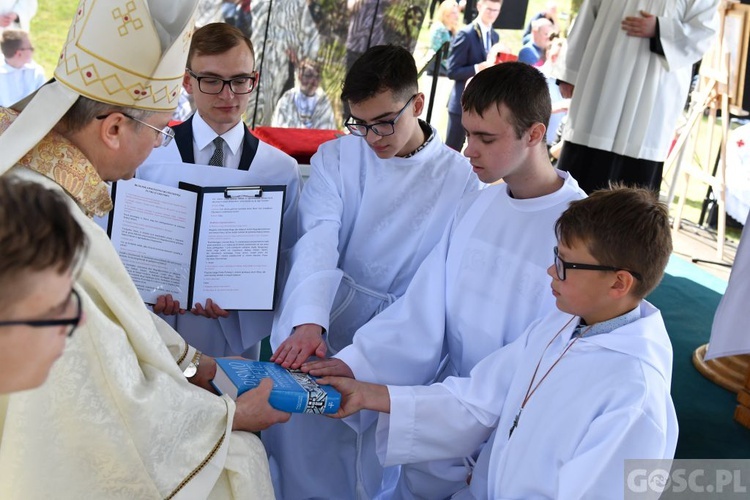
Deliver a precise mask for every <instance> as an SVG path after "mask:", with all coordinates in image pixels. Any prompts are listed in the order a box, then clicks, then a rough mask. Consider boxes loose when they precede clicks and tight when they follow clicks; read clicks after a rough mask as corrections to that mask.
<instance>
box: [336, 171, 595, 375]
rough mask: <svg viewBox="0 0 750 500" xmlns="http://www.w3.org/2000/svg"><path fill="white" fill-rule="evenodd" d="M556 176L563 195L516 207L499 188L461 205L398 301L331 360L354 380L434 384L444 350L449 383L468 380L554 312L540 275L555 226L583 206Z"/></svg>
mask: <svg viewBox="0 0 750 500" xmlns="http://www.w3.org/2000/svg"><path fill="white" fill-rule="evenodd" d="M557 173H558V175H560V176H561V177H563V178H564V179H565V183H564V184H563V186H562V187H561V188H560V189H558V190H557V191H555V192H554V193H551V194H548V195H545V196H541V197H539V198H531V199H515V198H513V197H511V196H509V194H508V186H507V184H500V185H496V186H490V187H488V188H487V189H484V190H482V191H480V192H478V193H473V194H472V195H469V196H467V197H466V198H465V199H464V200H463V201H462V205H461V208H460V209H459V211H458V213H457V214H456V218H455V220H454V221H453V224H452V226H451V227H450V228H449V229H448V230H447V231H446V233H445V234H444V235H443V238H442V239H441V241H440V242H439V243H438V244H437V245H436V246H435V249H434V250H433V251H432V253H431V254H430V255H429V256H428V257H427V258H426V259H425V260H424V262H423V263H422V266H421V267H420V269H419V271H418V272H417V274H416V275H415V276H414V280H413V281H412V283H411V284H410V285H409V289H408V290H407V291H406V294H405V295H404V296H403V297H402V298H401V299H400V300H398V301H397V302H396V303H395V304H393V305H392V306H391V307H389V308H388V309H387V310H386V311H384V312H383V313H382V314H380V315H379V316H378V317H377V318H374V319H373V320H372V321H370V322H369V323H367V324H366V325H364V326H363V327H362V328H360V329H359V330H358V331H357V334H356V335H355V337H354V343H353V344H352V345H351V346H349V347H348V348H346V349H344V350H342V351H341V352H340V353H339V354H338V355H336V357H337V358H340V359H342V360H343V361H344V362H345V363H346V364H347V365H349V367H350V368H351V369H352V371H353V372H354V375H355V377H356V378H357V379H358V380H363V381H366V382H376V383H380V384H396V385H414V384H425V383H429V382H430V381H432V380H433V379H434V378H435V376H436V374H437V373H436V372H437V369H438V365H439V362H440V359H441V355H442V354H443V352H442V350H443V344H444V341H447V345H448V351H449V355H450V359H451V364H452V369H451V371H450V372H449V374H457V375H459V376H467V375H468V374H469V372H470V371H471V369H472V368H474V365H476V364H477V363H478V362H479V361H480V360H481V359H482V358H484V357H485V356H487V355H488V354H489V353H491V352H492V351H494V350H496V349H498V348H500V347H502V346H504V345H505V344H507V343H509V342H511V341H513V340H515V339H516V338H518V337H519V336H520V335H521V333H523V331H524V330H525V329H526V328H527V327H528V326H529V324H531V322H532V321H533V320H535V319H537V318H538V317H540V316H542V315H544V314H546V313H547V312H549V311H551V310H552V309H554V307H555V301H554V297H552V295H550V293H549V276H547V268H548V267H549V266H550V265H551V264H552V260H553V257H554V255H553V251H552V249H553V247H554V246H555V245H556V244H557V243H556V242H557V239H556V237H555V231H554V227H555V221H557V218H558V217H560V214H562V213H563V211H564V210H565V209H566V208H568V205H569V204H570V202H571V201H574V200H579V199H581V198H583V197H585V194H584V193H583V192H582V191H581V190H580V189H579V188H578V184H577V183H576V181H575V180H574V179H573V178H572V177H570V176H569V175H568V174H567V173H566V172H560V171H558V172H557Z"/></svg>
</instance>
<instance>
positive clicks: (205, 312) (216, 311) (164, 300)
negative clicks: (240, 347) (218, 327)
mask: <svg viewBox="0 0 750 500" xmlns="http://www.w3.org/2000/svg"><path fill="white" fill-rule="evenodd" d="M154 312H155V313H156V314H165V315H167V316H174V315H175V314H185V309H182V308H180V301H179V300H174V299H173V298H172V295H171V294H166V295H160V296H159V297H158V298H157V299H156V304H154ZM190 312H191V313H193V314H195V315H196V316H203V317H205V318H209V319H217V318H226V317H227V316H229V311H225V310H224V309H222V308H221V307H219V306H218V305H217V304H216V303H215V302H214V301H213V300H211V299H206V305H205V306H203V305H202V304H201V303H200V302H196V303H195V307H193V308H192V309H191V310H190Z"/></svg>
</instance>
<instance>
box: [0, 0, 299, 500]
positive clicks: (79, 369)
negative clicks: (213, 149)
mask: <svg viewBox="0 0 750 500" xmlns="http://www.w3.org/2000/svg"><path fill="white" fill-rule="evenodd" d="M127 5H128V9H127V10H123V9H124V8H117V7H113V5H112V2H109V1H105V0H83V1H81V2H80V5H79V6H78V8H77V9H76V13H75V17H74V20H73V23H72V25H71V28H70V32H69V35H68V38H67V41H66V43H65V46H64V47H63V50H62V54H61V56H60V63H59V65H58V67H57V68H56V70H55V81H54V82H50V83H48V84H46V85H44V86H42V88H41V89H39V91H38V92H37V93H36V94H35V95H34V96H33V97H32V98H31V100H30V101H28V102H26V103H24V104H26V105H25V107H24V108H23V110H21V111H20V113H18V112H17V111H16V110H8V109H5V108H0V151H2V152H3V154H2V155H1V156H0V173H3V175H8V176H13V177H17V178H22V179H25V180H28V181H32V182H36V183H38V184H40V185H42V186H44V187H47V188H49V189H53V190H56V191H57V192H59V193H64V195H65V200H66V205H67V208H68V210H69V211H70V214H71V215H72V216H73V217H74V218H75V220H76V222H77V223H78V224H79V225H80V226H81V227H82V228H83V231H84V234H85V236H86V238H87V240H88V242H89V245H90V247H89V253H88V256H87V258H86V259H85V261H84V263H83V266H82V268H81V270H80V274H79V275H78V276H77V285H76V291H77V292H78V293H79V295H80V298H81V304H82V307H83V312H84V314H85V317H86V323H85V324H84V325H82V326H81V327H79V328H78V329H77V331H76V335H75V336H74V337H72V338H71V339H70V341H69V342H68V344H67V346H66V349H65V352H64V354H63V356H62V357H61V358H60V359H59V360H58V361H57V363H56V364H55V366H54V368H53V371H52V376H51V377H50V378H49V379H48V380H47V382H46V383H45V384H44V385H43V386H42V387H40V388H39V389H36V390H33V391H26V392H23V393H18V394H14V395H11V396H9V397H4V396H3V397H0V408H1V409H2V418H0V436H2V443H0V498H60V497H64V498H108V499H109V498H113V499H114V498H122V499H125V498H128V499H130V498H139V499H146V498H148V499H152V498H154V499H155V498H175V499H179V498H183V499H203V498H208V497H210V498H248V497H253V498H272V496H273V491H272V487H271V481H270V476H269V472H268V462H267V459H266V455H265V451H264V449H263V446H262V445H261V443H260V441H259V440H258V438H257V437H255V436H254V435H253V434H251V433H250V432H238V431H240V430H249V431H257V430H260V429H262V428H265V427H266V426H268V425H270V424H272V423H274V422H280V421H283V420H285V419H286V418H288V414H286V413H282V412H279V411H276V410H274V409H273V408H271V407H270V406H269V405H268V394H269V392H270V385H272V384H270V383H269V382H265V383H264V384H262V385H261V387H260V388H258V389H255V390H253V391H250V393H247V394H249V396H248V397H245V395H243V396H241V397H239V398H237V401H236V402H234V401H232V400H231V399H230V398H229V397H227V396H224V397H219V396H216V395H215V394H213V393H212V392H209V391H208V390H206V388H207V387H208V381H209V380H210V379H211V378H213V375H214V373H215V371H216V364H215V362H214V360H213V359H212V358H210V357H208V356H203V357H201V356H200V354H199V353H197V352H196V350H195V349H194V348H192V347H191V346H189V345H188V344H187V343H186V342H185V341H184V340H183V339H182V338H180V336H179V335H178V334H177V333H176V332H175V331H174V330H172V329H171V328H169V327H168V326H167V325H166V324H165V323H164V322H163V321H162V320H161V319H159V318H158V317H157V316H155V315H154V314H153V313H151V312H150V311H149V310H148V309H147V308H146V306H145V305H144V303H143V301H142V299H141V298H140V295H139V293H138V291H137V290H136V288H135V285H134V284H133V282H132V280H131V279H130V277H129V276H128V274H127V271H126V270H125V267H124V266H123V265H122V262H121V261H120V259H119V258H118V256H117V253H116V252H115V250H114V248H113V247H112V244H111V242H110V241H109V238H107V235H106V234H105V233H104V231H102V230H101V228H100V227H99V226H98V225H97V224H96V223H95V222H94V221H93V220H92V219H91V217H93V216H94V215H103V214H105V213H106V212H108V211H109V210H111V209H112V200H111V198H110V195H109V193H108V191H107V184H106V182H107V181H116V180H120V179H129V178H131V177H133V174H134V173H135V170H136V168H137V166H138V165H139V164H140V163H141V162H142V161H143V160H144V159H145V157H146V156H147V155H148V154H149V152H150V151H151V149H152V148H153V147H155V146H157V145H159V144H161V143H162V141H163V139H164V137H165V136H167V135H168V134H169V130H168V129H165V127H166V125H167V123H168V122H169V120H170V117H171V115H172V112H173V111H174V108H175V106H176V105H177V99H178V95H179V90H180V83H181V82H182V76H183V74H184V69H185V59H186V56H187V49H188V45H189V42H190V35H191V34H192V30H193V13H194V11H195V5H196V1H184V2H174V1H172V0H150V1H148V2H146V1H144V0H132V1H130V2H128V4H127ZM9 169H10V171H9V172H7V173H5V172H6V171H8V170H9ZM17 216H19V217H23V216H24V215H23V214H17Z"/></svg>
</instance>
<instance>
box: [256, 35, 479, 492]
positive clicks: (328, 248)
mask: <svg viewBox="0 0 750 500" xmlns="http://www.w3.org/2000/svg"><path fill="white" fill-rule="evenodd" d="M342 99H344V100H346V101H348V102H349V104H350V110H351V116H350V117H349V119H348V121H347V123H346V127H347V128H348V129H349V131H350V132H351V135H348V136H344V137H341V138H339V139H337V140H334V141H330V142H327V143H325V144H323V145H322V146H321V147H320V149H319V150H318V152H317V153H316V154H315V156H313V158H312V162H311V163H312V170H311V175H310V178H309V180H308V181H307V183H306V184H305V187H304V189H303V190H302V195H301V197H300V203H299V217H300V227H301V236H300V239H299V242H298V243H297V245H295V247H294V249H293V250H292V257H291V272H290V276H289V279H288V281H287V283H286V286H285V288H284V294H283V297H282V302H281V309H280V313H279V314H278V315H277V316H276V318H275V319H274V328H273V332H272V335H271V346H272V347H273V349H274V355H273V357H272V358H271V359H272V360H274V361H276V362H277V363H280V364H282V365H283V366H291V367H293V368H296V367H299V366H300V365H301V363H302V362H304V361H306V360H307V358H308V357H310V356H311V355H313V354H315V355H317V356H319V357H323V356H325V355H327V354H332V353H336V352H338V351H339V350H340V349H342V348H344V347H345V346H347V345H349V343H350V342H351V340H352V337H353V336H354V332H355V331H356V330H357V328H359V327H360V326H362V325H363V324H364V323H365V322H366V321H368V320H369V319H370V318H372V317H373V316H375V315H377V314H378V313H380V312H381V311H383V310H384V309H386V308H387V307H388V306H390V304H391V303H392V302H393V301H394V300H395V299H396V298H398V297H400V296H401V295H402V294H403V293H404V291H405V290H406V287H407V285H408V284H409V282H410V281H411V278H412V276H413V275H414V273H415V271H416V270H417V268H418V267H419V264H420V263H421V262H422V259H424V257H425V256H426V255H427V254H428V253H429V252H430V250H431V249H432V247H433V246H434V245H435V243H436V242H437V241H438V240H439V239H440V235H441V234H442V233H443V230H444V229H445V227H446V226H447V225H448V223H449V222H450V220H451V217H452V215H453V212H454V211H455V209H456V207H457V205H458V202H459V200H460V199H461V197H462V196H463V195H464V194H465V193H467V192H470V191H474V190H476V189H477V188H478V186H479V181H478V180H477V178H476V176H475V175H474V174H473V173H472V171H471V166H470V165H469V162H467V161H466V158H464V157H462V156H461V155H459V154H458V153H456V152H455V151H452V150H451V149H449V148H448V147H447V146H445V145H444V144H443V143H442V141H441V140H440V137H439V136H438V134H437V131H436V130H435V129H434V128H433V127H431V126H430V125H428V124H427V123H425V122H424V121H421V120H419V118H418V117H419V115H420V114H421V113H422V111H423V109H424V101H425V98H424V95H423V94H422V93H421V92H419V89H418V87H417V68H416V64H415V62H414V58H413V57H412V55H411V54H410V53H409V51H407V50H406V49H403V48H401V47H397V46H393V45H380V46H375V47H371V48H370V49H368V51H367V52H365V54H363V55H362V56H361V57H360V58H359V59H358V60H357V61H356V62H355V63H354V65H353V66H352V68H351V69H350V70H349V73H348V74H347V76H346V79H345V81H344V87H343V91H342ZM263 441H264V443H265V444H266V447H267V448H268V451H269V457H270V461H271V467H272V473H273V472H274V470H275V469H276V467H277V466H278V469H276V470H277V472H278V474H279V477H280V479H279V481H278V482H277V483H276V486H277V488H279V489H277V492H276V493H277V495H279V497H281V498H285V499H292V498H311V497H317V498H330V499H334V498H341V499H351V498H357V497H358V496H359V497H366V498H371V497H373V496H374V494H375V493H376V491H377V490H378V489H379V486H380V483H381V476H382V470H381V468H380V466H379V464H378V462H377V458H376V456H375V452H374V449H373V448H372V445H374V438H370V439H368V438H366V437H362V438H358V436H357V433H355V432H354V431H353V430H352V429H351V428H349V427H348V426H347V425H346V424H344V423H343V422H339V421H335V420H330V419H322V418H307V416H306V415H301V416H300V418H297V417H296V416H295V417H292V419H291V421H290V422H289V423H288V424H285V425H284V427H283V429H282V428H281V427H278V428H277V429H274V430H269V431H268V432H264V433H263ZM300 448H304V449H309V450H315V459H314V460H310V457H309V456H307V455H306V454H304V453H300V452H299V450H300ZM313 478H314V479H313Z"/></svg>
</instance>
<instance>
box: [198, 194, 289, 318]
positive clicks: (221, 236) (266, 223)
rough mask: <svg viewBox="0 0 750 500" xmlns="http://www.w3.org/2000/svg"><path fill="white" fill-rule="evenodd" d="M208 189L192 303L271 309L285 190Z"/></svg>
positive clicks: (204, 201)
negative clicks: (227, 192) (226, 192)
mask: <svg viewBox="0 0 750 500" xmlns="http://www.w3.org/2000/svg"><path fill="white" fill-rule="evenodd" d="M255 192H256V191H254V190H246V191H243V190H235V191H231V198H225V197H224V192H223V191H222V192H219V193H204V195H203V196H204V198H203V209H202V212H201V221H200V228H199V235H200V236H199V237H198V250H197V252H196V255H197V259H196V260H197V265H196V268H195V283H194V285H193V290H194V295H193V302H200V303H202V304H205V303H206V299H209V298H210V299H212V300H213V301H214V302H216V303H217V304H221V307H222V308H223V309H228V310H236V309H239V310H271V309H273V293H274V283H275V279H276V265H277V260H278V254H279V238H280V229H281V214H282V211H283V199H284V194H283V192H282V191H264V192H263V195H262V196H261V197H256V196H255V195H254V194H255Z"/></svg>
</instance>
